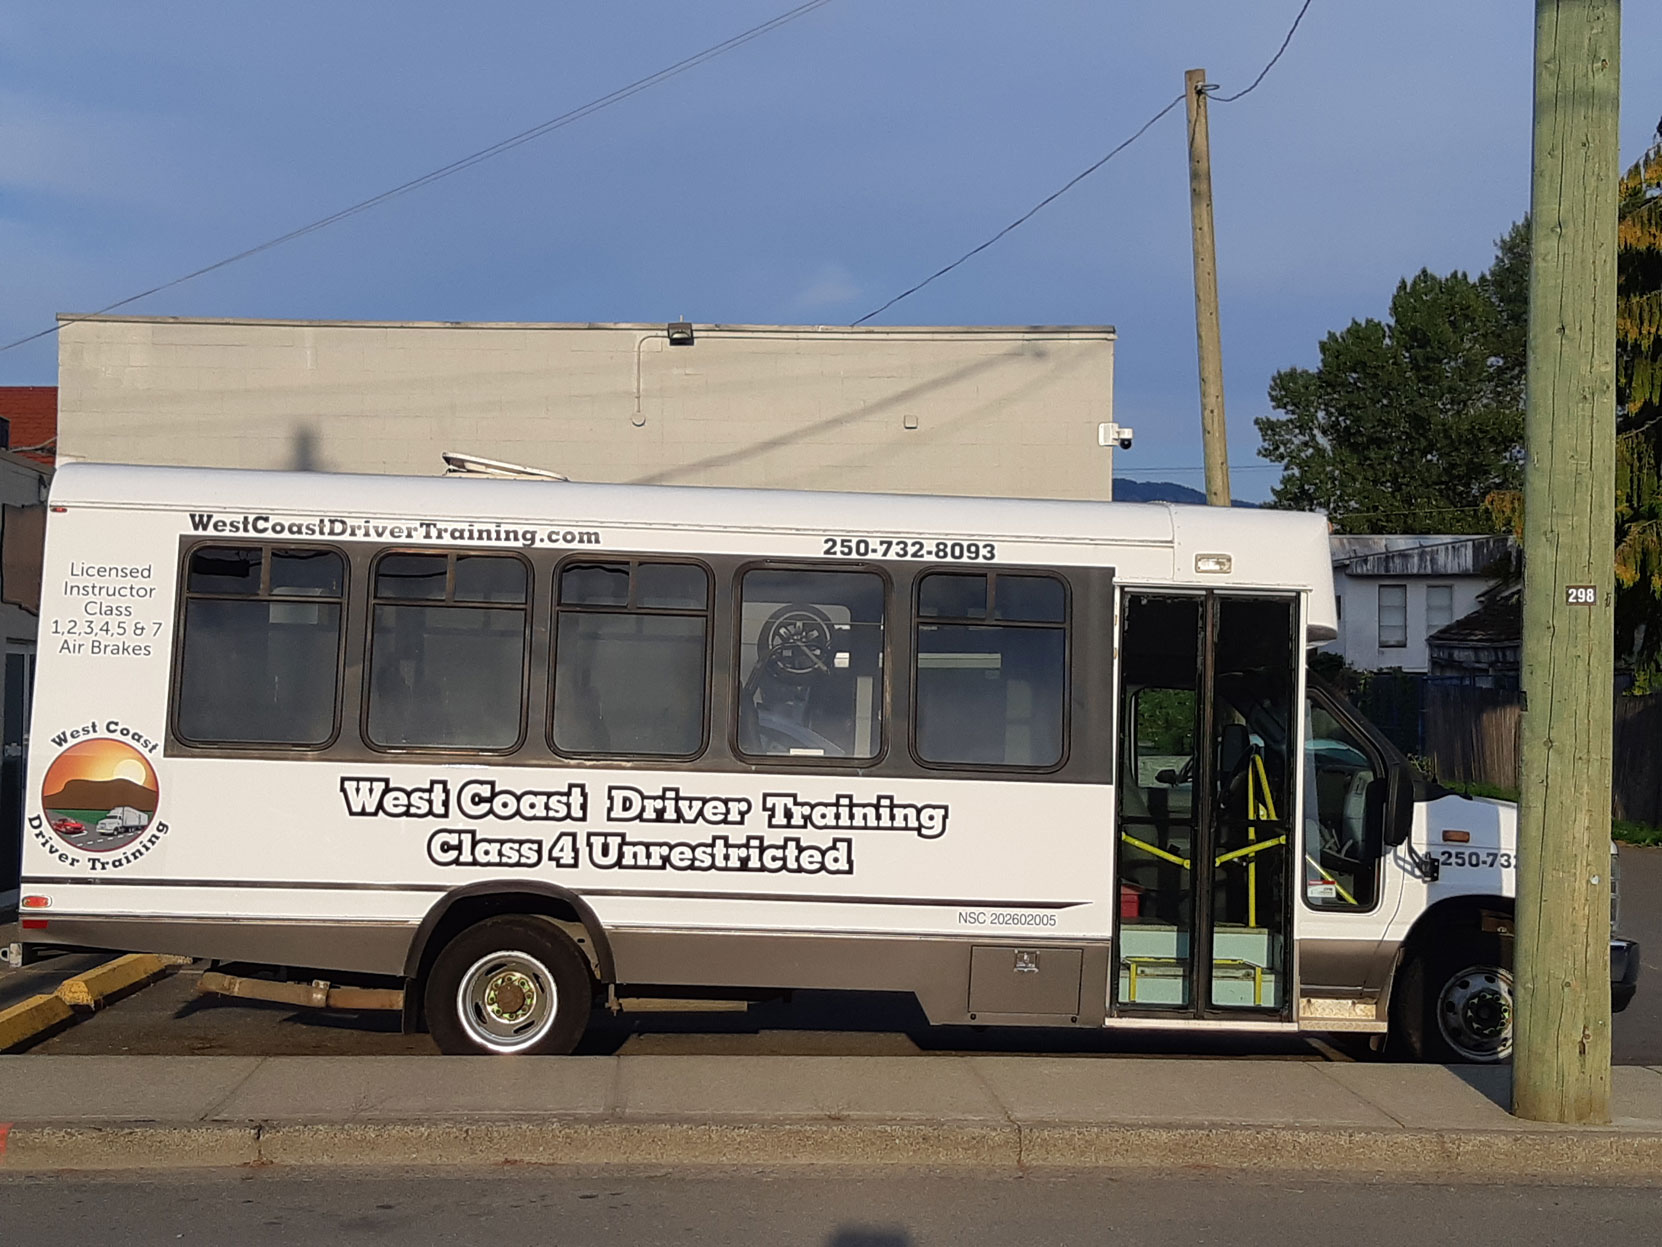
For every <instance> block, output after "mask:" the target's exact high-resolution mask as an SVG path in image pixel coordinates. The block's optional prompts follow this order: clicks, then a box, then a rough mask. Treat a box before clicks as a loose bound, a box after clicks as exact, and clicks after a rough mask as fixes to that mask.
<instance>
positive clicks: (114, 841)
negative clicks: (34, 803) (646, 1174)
mask: <svg viewBox="0 0 1662 1247" xmlns="http://www.w3.org/2000/svg"><path fill="white" fill-rule="evenodd" d="M157 792H158V787H157V784H156V772H155V769H154V768H153V767H151V765H150V761H149V759H147V758H146V757H145V756H144V755H143V754H142V753H140V752H139V751H138V750H137V749H135V748H133V747H132V746H131V745H129V744H127V743H126V742H125V741H120V740H112V739H111V738H109V737H107V736H100V737H95V738H93V739H92V740H83V741H81V742H80V743H79V744H75V745H71V746H70V747H69V748H68V749H65V750H64V751H63V752H62V753H60V754H59V755H58V756H57V758H56V760H54V761H53V763H52V765H51V766H49V767H47V768H46V779H45V781H44V782H43V783H42V784H41V793H40V803H41V805H42V807H44V809H45V810H46V818H47V822H48V823H49V824H50V825H51V827H52V830H53V831H55V832H57V833H58V836H59V837H60V838H61V839H62V840H63V841H64V842H65V843H67V844H69V845H70V846H71V847H73V848H76V849H79V850H80V851H81V852H83V853H113V852H115V851H116V850H117V849H123V848H126V847H127V846H128V845H129V844H131V843H132V842H133V841H134V840H137V839H138V838H139V837H140V836H141V835H143V834H144V832H145V829H146V828H148V827H149V826H150V824H151V823H152V822H154V821H155V818H156V797H157Z"/></svg>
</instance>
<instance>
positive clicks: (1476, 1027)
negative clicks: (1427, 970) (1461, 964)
mask: <svg viewBox="0 0 1662 1247" xmlns="http://www.w3.org/2000/svg"><path fill="white" fill-rule="evenodd" d="M1437 1027H1438V1029H1439V1030H1440V1031H1442V1033H1443V1039H1444V1040H1445V1041H1446V1042H1447V1043H1448V1046H1449V1047H1450V1048H1452V1049H1453V1050H1454V1051H1455V1053H1456V1054H1457V1055H1458V1056H1459V1057H1460V1058H1461V1059H1462V1060H1466V1061H1484V1062H1492V1061H1504V1060H1505V1059H1506V1058H1507V1057H1509V1056H1511V1055H1512V976H1511V975H1510V974H1508V973H1507V972H1506V971H1505V970H1502V969H1500V968H1499V967H1498V966H1470V967H1468V968H1467V969H1464V970H1462V971H1460V973H1458V974H1455V975H1451V976H1450V977H1449V980H1448V982H1446V983H1444V984H1443V990H1442V992H1441V993H1439V995H1438V997H1437Z"/></svg>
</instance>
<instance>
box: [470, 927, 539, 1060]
mask: <svg viewBox="0 0 1662 1247" xmlns="http://www.w3.org/2000/svg"><path fill="white" fill-rule="evenodd" d="M558 1004H559V997H558V994H557V992H556V991H555V988H554V976H553V975H552V974H550V973H549V971H548V967H547V966H545V965H543V963H542V962H541V961H539V960H537V958H535V957H533V956H531V955H530V954H529V953H524V952H519V951H517V950H514V951H505V952H496V953H490V954H488V955H487V956H484V957H481V958H479V960H478V961H475V962H474V963H473V964H472V965H471V966H469V967H468V971H467V973H466V974H464V975H462V983H461V986H460V987H459V988H458V989H457V991H456V1015H457V1016H458V1017H459V1018H460V1019H461V1021H462V1026H463V1027H464V1028H465V1029H466V1031H467V1033H468V1036H469V1037H470V1038H471V1039H472V1040H473V1041H474V1042H475V1043H477V1044H478V1045H479V1046H480V1047H482V1048H486V1049H489V1050H490V1051H492V1052H520V1051H523V1050H524V1049H526V1048H529V1047H531V1046H532V1045H533V1044H535V1043H536V1042H537V1041H538V1040H539V1039H541V1038H542V1037H543V1036H544V1035H546V1034H547V1033H548V1031H549V1028H550V1027H552V1026H553V1025H554V1014H555V1012H556V1009H557V1006H558Z"/></svg>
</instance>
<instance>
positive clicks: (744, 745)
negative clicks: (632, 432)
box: [21, 464, 1638, 1061]
mask: <svg viewBox="0 0 1662 1247" xmlns="http://www.w3.org/2000/svg"><path fill="white" fill-rule="evenodd" d="M49 509H50V514H49V519H48V529H47V544H46V556H45V572H44V581H43V586H42V604H41V616H40V655H39V675H38V684H37V688H36V693H35V702H34V723H33V736H32V740H33V751H32V757H31V759H30V771H29V791H28V803H27V809H26V812H25V827H24V831H23V835H24V840H25V850H24V870H23V888H22V892H23V900H22V911H21V925H22V936H23V939H24V940H25V941H27V942H30V943H34V944H43V945H52V946H60V947H77V948H93V949H123V950H139V951H154V952H165V953H182V954H190V955H194V956H197V957H204V958H212V959H216V960H219V961H221V962H227V963H252V964H254V965H256V966H259V967H265V968H267V969H265V970H264V971H263V972H264V973H267V974H270V973H272V971H273V970H274V969H277V968H282V969H283V970H285V971H286V972H287V974H288V975H289V976H290V977H292V978H294V979H296V980H299V981H306V982H310V981H314V980H318V979H324V980H329V981H334V982H338V983H356V984H358V985H359V986H364V985H370V986H373V985H375V984H377V983H379V984H381V985H382V986H383V987H388V988H392V989H395V990H401V991H402V993H403V997H402V998H403V1001H404V1013H405V1019H406V1024H407V1025H409V1026H411V1027H424V1028H426V1029H428V1030H430V1031H431V1033H432V1035H433V1036H434V1038H435V1040H436V1041H437V1043H438V1045H439V1046H440V1047H441V1048H442V1049H443V1050H444V1051H446V1052H458V1053H558V1052H566V1051H569V1050H570V1049H571V1048H572V1047H573V1046H574V1045H575V1044H576V1043H577V1041H578V1039H579V1037H580V1036H581V1035H582V1033H583V1031H584V1028H585V1026H586V1025H587V1023H588V1021H589V1018H590V1016H591V1012H592V1010H593V1009H594V1008H595V1007H596V1006H597V1005H598V1004H600V1003H601V1002H605V1001H612V1002H614V1003H615V1002H616V1001H617V1000H619V999H624V1000H632V999H651V998H654V997H657V998H666V997H668V998H673V999H677V1000H700V999H708V1000H718V999H725V1000H732V999H745V998H747V997H748V998H760V997H761V996H763V995H764V994H765V993H769V992H774V991H779V990H788V989H795V988H819V989H850V990H862V991H894V992H905V993H911V994H913V995H915V996H916V998H917V1000H918V1002H919V1004H920V1005H921V1007H922V1009H923V1011H924V1013H925V1014H926V1015H927V1017H928V1019H929V1021H930V1022H931V1023H932V1024H936V1025H947V1024H975V1025H980V1026H1044V1027H1058V1028H1070V1027H1071V1028H1079V1027H1120V1028H1131V1027H1145V1028H1147V1027H1152V1028H1168V1029H1183V1028H1212V1029H1214V1030H1222V1031H1240V1032H1248V1031H1255V1032H1276V1031H1282V1032H1331V1031H1352V1032H1356V1031H1361V1032H1371V1033H1374V1034H1385V1033H1386V1032H1389V1033H1390V1034H1391V1035H1392V1037H1393V1039H1395V1040H1397V1041H1399V1042H1400V1044H1401V1045H1402V1047H1403V1049H1404V1050H1406V1051H1408V1052H1410V1053H1413V1054H1416V1055H1418V1056H1421V1057H1425V1058H1434V1059H1453V1060H1468V1061H1490V1060H1499V1059H1502V1058H1504V1057H1505V1056H1506V1054H1507V1053H1508V1052H1509V1050H1510V1044H1511V1026H1510V1021H1511V978H1510V975H1509V973H1508V971H1507V968H1506V967H1507V965H1508V963H1509V956H1510V942H1511V940H1510V937H1511V932H1512V905H1513V902H1512V897H1513V894H1514V887H1513V884H1514V854H1515V852H1516V847H1515V840H1514V824H1515V817H1514V811H1513V809H1512V808H1511V807H1510V806H1507V805H1505V804H1503V803H1498V802H1493V801H1481V800H1470V799H1467V798H1464V797H1460V796H1455V795H1452V794H1448V793H1446V792H1444V791H1442V790H1440V789H1438V788H1437V787H1436V786H1435V785H1433V784H1430V783H1428V782H1427V781H1425V780H1424V779H1422V778H1420V777H1419V776H1418V775H1417V774H1416V773H1415V772H1414V771H1413V769H1412V768H1411V767H1410V765H1409V764H1408V762H1407V760H1406V759H1405V758H1403V756H1402V755H1401V754H1400V753H1399V752H1398V751H1397V750H1396V749H1395V748H1393V747H1392V746H1391V744H1390V743H1389V742H1387V741H1386V740H1385V739H1384V738H1383V737H1382V736H1381V735H1380V734H1379V733H1378V732H1377V731H1376V730H1375V729H1374V728H1372V727H1371V726H1370V725H1369V724H1368V723H1367V722H1366V721H1364V720H1363V719H1362V718H1361V717H1359V716H1358V715H1357V714H1356V712H1355V711H1354V710H1353V709H1351V708H1350V707H1349V706H1348V705H1347V704H1346V703H1345V702H1344V701H1343V700H1342V699H1340V698H1339V697H1337V696H1336V695H1335V694H1333V693H1331V692H1329V691H1328V690H1326V689H1325V688H1322V687H1319V686H1318V685H1317V683H1316V682H1314V681H1307V680H1306V676H1305V661H1304V658H1305V653H1306V650H1307V647H1309V646H1312V645H1317V644H1320V643H1321V642H1324V641H1327V640H1330V639H1331V638H1332V637H1333V636H1334V634H1335V624H1336V618H1335V605H1334V598H1333V587H1332V574H1331V565H1330V562H1329V556H1328V542H1327V528H1326V525H1325V523H1324V521H1323V520H1322V518H1321V517H1318V516H1314V515H1301V514H1292V513H1287V512H1278V511H1247V510H1213V509H1207V508H1199V507H1175V506H1166V505H1125V504H1114V503H1106V504H1103V503H1088V502H1034V501H1014V500H1002V499H969V498H924V497H900V496H876V495H874V496H859V495H848V494H816V493H787V492H777V491H739V490H720V489H686V488H682V489H676V488H660V487H633V486H611V485H579V484H568V483H557V482H550V481H531V480H500V479H498V480H487V479H466V478H440V477H434V478H431V479H410V478H398V477H386V476H374V477H367V476H330V475H315V474H288V473H275V472H249V471H221V470H199V469H179V468H144V467H118V466H103V465H91V464H70V465H67V466H64V467H62V468H61V469H60V470H59V471H58V474H57V477H56V479H55V480H54V482H53V485H52V492H51V499H50V508H49ZM1634 951H1635V950H1634V948H1633V946H1632V945H1631V944H1630V943H1628V942H1626V941H1619V940H1614V939H1613V940H1612V991H1613V994H1614V997H1615V1000H1616V1003H1617V1005H1618V1006H1620V1005H1625V1004H1626V1002H1627V999H1628V998H1630V997H1631V995H1632V993H1633V990H1634V984H1635V979H1636V975H1637V970H1638V958H1637V956H1636V955H1634Z"/></svg>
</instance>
